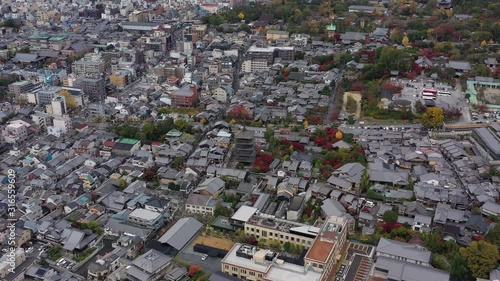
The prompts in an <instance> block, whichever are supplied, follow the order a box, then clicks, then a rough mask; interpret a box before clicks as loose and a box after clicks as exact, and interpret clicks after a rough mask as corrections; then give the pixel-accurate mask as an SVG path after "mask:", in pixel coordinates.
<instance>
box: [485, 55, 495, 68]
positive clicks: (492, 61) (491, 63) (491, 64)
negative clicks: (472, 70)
mask: <svg viewBox="0 0 500 281" xmlns="http://www.w3.org/2000/svg"><path fill="white" fill-rule="evenodd" d="M484 64H486V67H488V68H490V69H491V70H495V69H496V68H497V66H498V61H497V59H496V58H486V59H485V60H484Z"/></svg>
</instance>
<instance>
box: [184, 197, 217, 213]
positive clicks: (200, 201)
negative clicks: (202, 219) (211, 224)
mask: <svg viewBox="0 0 500 281" xmlns="http://www.w3.org/2000/svg"><path fill="white" fill-rule="evenodd" d="M214 208H215V202H214V201H213V200H212V197H211V196H209V195H203V194H195V193H192V194H190V195H189V197H188V198H187V199H186V211H188V212H189V213H198V214H209V215H211V214H213V212H214Z"/></svg>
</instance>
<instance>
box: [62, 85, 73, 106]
mask: <svg viewBox="0 0 500 281" xmlns="http://www.w3.org/2000/svg"><path fill="white" fill-rule="evenodd" d="M59 95H61V96H63V97H64V99H65V100H66V106H67V107H69V108H75V107H76V101H75V99H74V98H73V96H72V95H71V93H70V92H69V91H68V90H66V89H62V90H61V91H59Z"/></svg>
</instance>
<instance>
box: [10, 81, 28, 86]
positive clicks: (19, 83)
mask: <svg viewBox="0 0 500 281" xmlns="http://www.w3.org/2000/svg"><path fill="white" fill-rule="evenodd" d="M27 84H31V81H26V80H24V81H19V82H14V83H12V84H11V85H16V86H24V85H27Z"/></svg>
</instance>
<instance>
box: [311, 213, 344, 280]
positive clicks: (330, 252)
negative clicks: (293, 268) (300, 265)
mask: <svg viewBox="0 0 500 281" xmlns="http://www.w3.org/2000/svg"><path fill="white" fill-rule="evenodd" d="M346 240H347V220H346V219H345V218H343V217H330V218H329V219H328V220H327V221H326V222H325V224H324V225H323V227H322V228H321V230H320V232H319V234H318V236H317V237H316V239H315V240H314V242H313V244H312V246H311V248H309V250H308V251H307V254H306V256H305V257H304V262H305V265H306V266H308V267H309V268H310V269H311V270H313V271H315V272H320V273H321V281H326V280H330V279H329V278H331V274H332V273H333V272H332V269H333V267H334V265H335V263H337V262H338V261H339V260H340V258H341V256H342V251H343V250H344V246H345V243H346Z"/></svg>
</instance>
